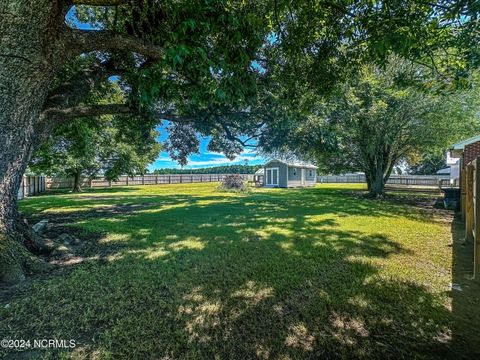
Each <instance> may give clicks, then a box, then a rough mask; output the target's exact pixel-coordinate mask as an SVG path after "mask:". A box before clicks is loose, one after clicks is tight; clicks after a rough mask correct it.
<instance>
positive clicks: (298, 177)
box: [288, 166, 302, 181]
mask: <svg viewBox="0 0 480 360" xmlns="http://www.w3.org/2000/svg"><path fill="white" fill-rule="evenodd" d="M295 169H296V170H297V173H296V174H295V175H294V170H295ZM288 181H302V168H298V167H291V166H289V167H288Z"/></svg>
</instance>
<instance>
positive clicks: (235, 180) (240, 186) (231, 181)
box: [220, 174, 248, 192]
mask: <svg viewBox="0 0 480 360" xmlns="http://www.w3.org/2000/svg"><path fill="white" fill-rule="evenodd" d="M220 190H233V191H242V192H243V191H248V187H247V184H246V183H245V180H243V178H242V177H241V176H240V175H238V174H232V175H227V176H225V178H224V179H223V181H222V183H221V184H220Z"/></svg>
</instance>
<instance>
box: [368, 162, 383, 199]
mask: <svg viewBox="0 0 480 360" xmlns="http://www.w3.org/2000/svg"><path fill="white" fill-rule="evenodd" d="M366 173H368V175H367V176H366V178H367V187H368V196H369V197H371V198H379V197H382V196H383V191H384V189H385V178H384V172H383V166H381V164H376V166H375V168H373V169H369V170H367V171H366Z"/></svg>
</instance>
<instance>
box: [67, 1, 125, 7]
mask: <svg viewBox="0 0 480 360" xmlns="http://www.w3.org/2000/svg"><path fill="white" fill-rule="evenodd" d="M71 2H72V4H73V5H90V6H115V5H123V4H125V3H126V1H125V0H71Z"/></svg>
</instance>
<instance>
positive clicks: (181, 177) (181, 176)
mask: <svg viewBox="0 0 480 360" xmlns="http://www.w3.org/2000/svg"><path fill="white" fill-rule="evenodd" d="M182 179H183V174H180V184H181V183H182Z"/></svg>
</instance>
